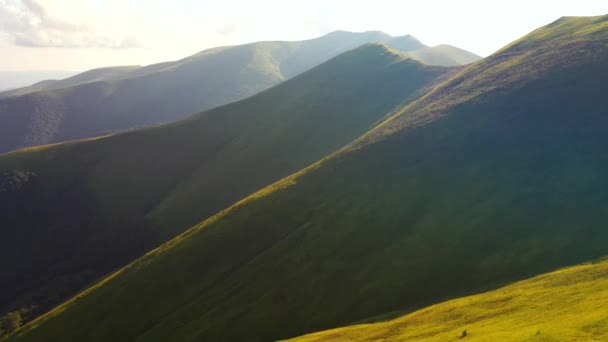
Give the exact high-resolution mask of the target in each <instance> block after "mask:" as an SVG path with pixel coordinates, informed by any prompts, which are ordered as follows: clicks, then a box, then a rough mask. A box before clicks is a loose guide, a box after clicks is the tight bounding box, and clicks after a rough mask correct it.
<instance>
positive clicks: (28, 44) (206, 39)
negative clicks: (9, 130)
mask: <svg viewBox="0 0 608 342" xmlns="http://www.w3.org/2000/svg"><path fill="white" fill-rule="evenodd" d="M603 14H608V0H576V1H574V0H569V1H562V0H555V1H534V0H525V1H522V0H509V1H505V0H501V1H492V0H416V1H410V0H374V1H360V0H308V1H290V0H256V1H251V0H0V72H2V71H10V72H15V71H37V70H47V71H48V70H62V71H83V70H87V69H92V68H96V67H103V66H111V65H147V64H151V63H156V62H162V61H169V60H176V59H180V58H183V57H186V56H188V55H191V54H194V53H196V52H199V51H201V50H204V49H206V48H210V47H214V46H221V45H234V44H242V43H247V42H253V41H260V40H302V39H309V38H315V37H318V36H320V35H323V34H326V33H329V32H331V31H334V30H347V31H357V32H361V31H369V30H378V31H384V32H386V33H389V34H391V35H395V36H397V35H405V34H411V35H413V36H415V37H416V38H418V39H419V40H421V41H422V42H423V43H425V44H427V45H431V46H433V45H438V44H450V45H454V46H458V47H460V48H463V49H466V50H469V51H472V52H475V53H477V54H479V55H481V56H487V55H489V54H491V53H492V52H494V51H496V50H498V49H499V48H501V47H502V46H504V45H506V44H508V43H509V42H511V41H513V40H515V39H517V38H519V37H521V36H523V35H525V34H526V33H528V32H530V31H532V30H533V29H535V28H538V27H540V26H542V25H545V24H547V23H549V22H551V21H553V20H556V19H558V18H559V17H561V16H564V15H568V16H575V15H576V16H579V15H603Z"/></svg>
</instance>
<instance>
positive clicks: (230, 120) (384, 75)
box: [0, 45, 458, 317]
mask: <svg viewBox="0 0 608 342" xmlns="http://www.w3.org/2000/svg"><path fill="white" fill-rule="evenodd" d="M457 70H458V68H446V67H431V66H426V65H423V64H421V63H419V62H416V61H414V60H411V59H407V58H404V57H403V56H401V55H400V54H396V53H394V52H392V51H389V50H388V49H387V48H386V47H384V46H381V45H365V46H363V47H361V48H358V49H355V50H353V51H350V52H347V53H345V54H342V55H340V56H338V57H336V58H334V59H332V60H330V61H328V62H327V63H325V64H323V65H321V66H318V67H317V68H314V69H313V70H311V71H309V72H306V73H304V74H302V75H299V76H297V77H295V78H293V79H291V80H289V81H287V82H285V83H283V84H281V85H279V86H277V87H274V88H272V89H270V90H268V91H265V92H262V93H260V94H258V95H256V96H253V97H250V98H248V99H246V100H243V101H240V102H236V103H233V104H230V105H226V106H222V107H219V108H216V109H213V110H211V111H208V112H205V113H202V114H198V115H195V116H193V117H191V118H188V119H187V120H184V121H180V122H177V123H173V124H169V125H163V126H160V127H156V128H149V129H144V130H140V131H135V132H130V133H125V134H118V135H113V136H109V137H105V138H100V139H93V140H88V141H83V142H74V143H67V144H60V145H56V146H50V147H35V148H31V149H27V150H22V151H16V152H13V153H9V154H6V155H4V156H2V157H0V217H2V225H0V235H1V236H3V238H2V239H0V266H1V267H3V268H4V271H3V272H0V316H2V314H4V313H6V312H9V311H12V310H16V309H20V308H26V310H29V308H32V310H33V312H31V313H29V314H28V315H29V316H30V317H31V316H32V315H36V314H38V313H41V312H44V311H45V310H46V309H48V308H50V306H52V305H55V304H57V303H58V302H59V301H61V300H63V299H65V298H67V297H68V296H70V295H73V294H74V293H76V292H77V291H79V290H80V289H81V288H82V287H84V286H85V285H88V284H89V283H90V282H92V281H94V280H95V279H97V278H98V277H100V276H103V275H105V274H106V273H107V272H110V271H112V270H114V269H116V268H118V267H120V266H123V265H125V264H126V263H128V262H129V261H132V260H134V259H135V258H137V257H140V256H141V255H143V254H145V252H147V251H148V250H150V249H151V248H154V247H157V246H158V245H160V244H161V243H163V242H165V241H167V240H168V239H170V238H172V237H174V236H176V235H178V234H181V233H182V232H184V231H185V230H186V229H188V228H190V227H191V226H192V225H194V224H196V223H198V222H200V221H201V220H203V219H205V218H208V217H210V216H212V215H214V214H215V213H216V212H218V211H220V210H222V209H224V208H226V207H228V206H230V205H231V204H233V203H234V202H236V201H238V200H240V199H242V198H244V197H246V196H247V195H249V194H251V193H253V192H255V191H257V190H259V189H261V188H263V187H265V186H267V185H269V184H271V183H273V182H275V181H278V180H280V179H281V178H283V177H285V176H287V175H289V174H290V173H293V172H296V171H298V170H299V169H301V168H304V167H306V166H308V165H310V164H311V163H313V162H315V161H316V160H318V159H320V158H323V157H324V156H326V155H327V154H330V153H332V152H334V151H335V150H337V149H339V148H341V147H342V146H344V145H345V144H347V143H349V142H350V141H352V140H353V139H355V138H357V137H358V136H359V135H361V134H363V133H365V132H366V131H368V130H369V129H370V128H371V127H373V126H374V124H375V123H377V122H379V121H382V120H383V119H384V117H385V116H386V115H387V114H388V113H390V112H391V111H393V110H395V109H396V108H398V107H400V106H401V105H403V104H404V103H408V102H410V101H412V100H413V99H415V98H417V97H418V96H420V95H421V94H422V92H423V89H425V88H427V87H430V86H432V85H434V84H435V83H436V82H439V81H441V80H442V79H443V78H444V77H445V76H446V75H447V74H448V73H453V72H456V71H457ZM8 260H12V261H11V262H6V261H8Z"/></svg>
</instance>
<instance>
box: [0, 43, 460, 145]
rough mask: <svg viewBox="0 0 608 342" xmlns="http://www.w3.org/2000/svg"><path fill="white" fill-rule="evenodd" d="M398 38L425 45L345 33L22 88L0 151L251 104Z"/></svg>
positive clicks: (8, 105)
mask: <svg viewBox="0 0 608 342" xmlns="http://www.w3.org/2000/svg"><path fill="white" fill-rule="evenodd" d="M399 40H400V41H401V44H397V43H398V41H399ZM391 41H393V42H396V44H397V45H396V46H397V47H401V48H404V49H411V48H413V47H414V46H416V47H420V46H422V45H421V44H420V43H419V42H418V44H416V41H415V38H413V37H407V36H406V37H403V38H402V39H399V38H394V37H391V36H389V35H387V34H385V33H382V32H375V31H372V32H363V33H352V32H344V31H338V32H333V33H330V34H328V35H325V36H323V37H320V38H317V39H311V40H306V41H299V42H258V43H252V44H246V45H239V46H233V47H221V48H214V49H210V50H206V51H203V52H201V53H198V54H196V55H194V56H190V57H188V58H185V59H182V60H180V61H176V62H167V63H161V64H156V65H151V66H147V67H143V68H135V69H134V70H131V71H129V72H127V73H126V74H124V73H121V74H120V77H112V78H107V77H106V78H104V79H103V80H101V81H100V82H90V80H93V79H94V78H91V77H90V76H91V75H92V73H93V72H89V73H88V74H87V73H85V74H82V75H78V76H75V77H73V78H71V79H68V80H65V81H61V82H59V83H57V82H55V83H52V87H49V85H46V86H45V91H41V92H31V91H30V90H29V89H17V90H14V91H12V92H9V94H19V93H23V92H25V93H26V94H24V95H23V96H13V97H8V98H4V99H0V122H2V125H1V126H0V153H4V152H7V151H10V150H13V149H16V148H20V147H28V146H35V145H41V144H48V143H54V142H61V141H67V140H74V139H82V138H90V137H95V136H99V135H104V134H107V133H111V132H117V131H124V130H128V129H134V128H141V127H144V126H151V125H155V124H158V123H163V122H170V121H175V120H177V119H181V118H184V117H186V116H188V115H191V114H193V113H197V112H201V111H204V110H208V109H211V108H213V107H217V106H219V105H223V104H226V103H230V102H234V101H237V100H241V99H244V98H246V97H248V96H251V95H253V94H255V93H258V92H260V91H262V90H265V89H268V88H270V87H272V86H274V85H277V84H278V83H280V82H282V81H284V80H286V79H290V78H292V77H294V76H296V75H298V74H300V73H302V72H304V71H306V70H309V69H311V68H313V67H315V66H317V65H319V64H321V63H323V62H325V61H327V60H329V59H330V58H332V57H335V56H337V55H338V54H340V53H342V52H345V51H348V50H350V49H352V48H355V47H357V46H360V45H362V44H365V43H374V42H376V43H382V42H391ZM406 42H409V44H406ZM416 59H418V60H422V61H424V57H423V58H419V57H416ZM451 64H452V63H450V65H451ZM121 70H122V69H121ZM83 78H85V79H87V80H89V81H88V82H82V80H81V79H83ZM75 80H76V81H78V82H76V83H78V85H75V86H71V85H74V84H75V82H73V81H75ZM83 83H84V84H83ZM59 88H60V89H59Z"/></svg>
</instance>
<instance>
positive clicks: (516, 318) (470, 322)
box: [290, 261, 608, 342]
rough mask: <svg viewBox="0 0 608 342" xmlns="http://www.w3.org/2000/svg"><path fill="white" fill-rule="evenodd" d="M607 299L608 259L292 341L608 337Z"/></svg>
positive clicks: (536, 341)
mask: <svg viewBox="0 0 608 342" xmlns="http://www.w3.org/2000/svg"><path fill="white" fill-rule="evenodd" d="M606 303H608V262H606V261H604V262H600V263H596V264H586V265H582V266H576V267H572V268H567V269H562V270H559V271H556V272H552V273H548V274H544V275H542V276H538V277H535V278H532V279H530V280H525V281H522V282H519V283H515V284H513V285H510V286H507V287H503V288H501V289H499V290H495V291H491V292H487V293H483V294H480V295H475V296H470V297H464V298H459V299H455V300H451V301H448V302H445V303H441V304H437V305H433V306H430V307H428V308H425V309H422V310H419V311H416V312H413V313H410V314H408V315H404V316H403V317H399V318H396V319H392V320H389V321H384V322H378V323H371V324H361V325H353V326H351V327H345V328H338V329H333V330H328V331H324V332H319V333H315V334H310V335H306V336H302V337H299V338H295V339H293V340H290V341H293V342H313V341H317V342H321V341H353V342H355V341H362V342H363V341H412V342H434V341H442V342H449V341H472V342H476V341H478V342H493V341H504V342H509V341H517V342H561V341H563V342H566V341H608V305H606ZM464 331H466V337H463V332H464Z"/></svg>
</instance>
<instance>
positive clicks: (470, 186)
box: [9, 17, 608, 341]
mask: <svg viewBox="0 0 608 342" xmlns="http://www.w3.org/2000/svg"><path fill="white" fill-rule="evenodd" d="M568 20H569V21H573V22H575V23H576V25H574V26H573V27H572V28H571V29H569V30H567V31H565V32H560V33H559V34H557V35H555V36H554V37H553V38H551V40H549V41H546V42H544V43H539V44H529V45H528V47H526V48H522V49H518V50H517V51H514V50H509V49H507V50H505V52H504V53H503V52H501V53H499V54H496V55H494V56H492V57H490V59H489V60H484V61H482V62H479V63H475V64H473V65H471V66H470V67H468V68H466V69H465V70H462V71H461V72H460V73H459V74H457V75H455V76H453V77H451V78H450V79H449V80H447V81H445V82H443V83H442V84H441V85H438V86H436V87H435V88H434V89H433V90H432V91H430V92H429V93H427V94H426V95H424V96H423V97H422V98H420V99H418V100H416V101H415V102H413V103H412V104H409V105H406V107H405V108H403V110H400V111H398V112H397V113H396V114H395V115H394V116H392V117H391V118H390V119H388V120H387V121H386V122H384V123H383V124H382V125H380V126H379V127H378V128H377V129H374V130H372V131H371V132H370V133H369V134H366V135H364V136H363V137H362V138H361V139H359V140H357V141H356V142H355V143H354V144H352V145H351V146H349V147H348V148H345V149H343V150H341V151H340V152H338V153H335V154H333V155H332V156H330V157H328V158H325V159H323V160H321V161H319V162H318V163H316V164H314V165H313V166H311V167H309V168H307V169H304V170H302V171H300V172H298V173H297V174H294V175H292V176H290V177H288V178H286V179H284V180H282V181H280V182H278V183H275V184H274V185H272V186H271V187H268V188H266V189H264V190H262V191H260V192H258V193H257V194H255V195H253V196H251V197H249V198H248V199H246V200H244V201H242V202H240V203H239V204H237V205H235V206H231V207H230V208H228V209H226V210H224V211H222V212H220V213H219V214H217V215H216V216H213V217H212V218H210V219H208V220H206V221H204V222H203V223H201V224H200V225H198V226H196V227H194V228H193V229H191V230H189V231H188V232H186V233H185V234H184V235H182V236H180V237H179V238H177V239H175V240H172V241H171V242H169V243H168V244H166V245H164V246H163V247H161V248H159V249H157V250H155V251H153V252H151V253H150V254H148V255H147V256H145V257H144V258H142V259H140V260H138V261H137V262H135V263H133V264H131V265H130V266H128V267H127V268H125V269H123V270H121V271H120V272H119V273H118V274H116V275H115V276H114V277H113V278H109V279H107V280H106V281H105V282H103V283H101V284H99V285H98V286H96V287H93V288H91V289H90V290H89V291H88V292H87V293H84V294H83V295H82V296H79V297H75V298H73V299H72V300H71V301H69V302H67V303H66V304H65V305H63V306H61V307H59V308H57V309H56V310H54V311H53V312H51V313H49V314H48V315H46V316H43V317H42V318H40V319H39V320H37V321H35V322H33V323H32V324H30V325H28V326H26V327H25V328H24V329H22V330H21V331H18V332H17V334H16V335H15V336H13V337H12V338H10V339H9V341H48V340H57V339H63V340H74V341H77V340H87V341H134V340H135V341H169V340H171V341H200V340H209V341H243V340H247V341H268V340H276V339H285V338H289V337H294V336H299V335H303V334H305V333H309V332H313V331H319V330H323V329H327V328H332V327H337V326H343V325H347V324H351V323H353V322H355V321H358V320H361V319H365V318H367V317H371V316H376V315H381V314H384V313H387V312H391V311H397V310H406V311H410V310H413V309H417V308H421V307H423V306H427V305H430V304H434V303H438V302H442V301H445V300H446V299H449V298H455V297H459V296H462V295H466V294H471V293H475V292H480V291H484V290H488V289H490V288H496V287H498V286H501V285H504V284H505V283H507V282H512V281H515V280H521V279H524V278H527V277H530V276H533V275H536V274H540V273H545V272H548V271H551V270H554V269H556V268H560V267H563V266H566V265H573V264H579V263H582V262H585V261H588V260H593V259H595V258H598V257H600V256H603V255H606V254H608V247H607V246H608V230H607V229H606V225H607V224H608V205H607V203H608V179H607V178H606V177H605V175H606V173H607V172H608V156H607V154H606V153H605V151H606V150H608V139H607V138H606V131H607V129H608V115H606V108H608V98H607V97H606V96H605V89H604V87H603V85H604V84H606V82H608V30H607V29H606V28H605V26H604V25H605V24H604V23H605V17H600V18H571V19H568ZM579 30H584V31H585V32H587V33H585V34H582V35H572V34H569V33H570V32H579ZM570 48H574V49H570ZM513 52H517V53H513Z"/></svg>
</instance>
